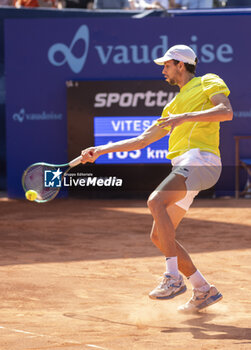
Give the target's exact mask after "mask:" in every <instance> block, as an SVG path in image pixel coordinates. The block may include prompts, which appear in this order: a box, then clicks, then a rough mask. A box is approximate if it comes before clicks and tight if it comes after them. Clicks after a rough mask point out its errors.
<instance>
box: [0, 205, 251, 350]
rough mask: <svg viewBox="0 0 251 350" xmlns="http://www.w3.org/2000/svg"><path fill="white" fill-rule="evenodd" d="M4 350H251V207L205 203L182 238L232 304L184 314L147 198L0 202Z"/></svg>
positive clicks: (0, 340) (0, 336) (0, 343)
mask: <svg viewBox="0 0 251 350" xmlns="http://www.w3.org/2000/svg"><path fill="white" fill-rule="evenodd" d="M0 213H1V217H0V223H1V235H0V239H1V245H0V249H1V252H0V262H1V264H0V265H1V266H0V276H1V287H0V291H1V295H0V298H1V308H0V350H24V349H27V350H28V349H35V350H40V349H53V350H59V349H65V350H80V349H81V350H82V349H84V350H85V349H89V350H91V349H93V350H95V349H101V350H102V349H106V350H150V349H151V350H162V349H168V350H169V349H170V350H183V349H184V350H192V349H201V350H212V349H228V350H231V349H251V316H250V315H251V297H250V294H251V293H250V290H251V269H250V265H251V258H250V253H251V244H250V242H251V200H247V199H243V200H238V201H237V200H233V199H217V200H204V199H198V200H197V201H195V203H194V205H193V207H192V208H191V209H190V211H189V213H188V214H187V215H186V217H185V219H184V221H183V222H182V224H181V225H180V227H179V229H178V233H177V237H178V239H179V240H180V241H181V243H183V244H184V245H185V247H186V248H187V249H188V250H189V251H190V253H191V255H192V258H193V259H194V261H195V263H196V264H197V265H198V267H199V268H200V270H201V271H202V272H203V273H204V274H205V275H206V277H207V278H208V280H209V282H211V283H214V284H215V285H216V286H217V287H218V289H220V291H221V292H222V294H223V296H224V298H223V300H222V301H220V302H219V303H218V304H215V305H213V306H211V307H210V308H208V310H207V311H204V312H201V313H200V314H198V315H179V314H177V312H176V307H177V306H179V305H180V304H182V303H184V302H186V301H187V300H188V299H189V298H190V296H191V287H190V284H189V283H187V286H188V291H187V292H186V293H184V294H182V295H180V296H178V297H177V298H175V299H173V300H171V301H154V300H151V299H149V298H148V292H149V291H151V290H152V289H153V288H154V287H156V284H157V282H158V278H159V277H160V276H161V274H162V273H163V272H164V271H165V261H164V259H163V257H162V256H161V255H160V253H159V252H158V251H157V249H156V248H155V247H154V246H153V245H152V243H151V241H150V239H149V232H150V228H151V223H152V219H151V215H150V213H149V211H148V209H147V207H146V203H145V201H132V200H123V201H122V200H113V201H108V200H105V201H97V200H86V199H85V200H81V199H56V200H54V201H52V202H50V203H47V204H37V203H30V202H28V201H24V200H7V199H5V198H2V199H1V200H0Z"/></svg>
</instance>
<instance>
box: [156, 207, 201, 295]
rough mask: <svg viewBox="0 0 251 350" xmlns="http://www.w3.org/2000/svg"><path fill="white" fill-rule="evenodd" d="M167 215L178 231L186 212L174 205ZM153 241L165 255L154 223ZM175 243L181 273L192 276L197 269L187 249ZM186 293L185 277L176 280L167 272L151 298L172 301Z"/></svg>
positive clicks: (168, 209)
mask: <svg viewBox="0 0 251 350" xmlns="http://www.w3.org/2000/svg"><path fill="white" fill-rule="evenodd" d="M167 213H168V215H169V217H170V219H171V221H172V224H173V226H174V229H176V228H177V227H178V225H179V223H180V221H181V220H182V218H183V217H184V215H185V213H186V211H185V210H184V209H183V208H181V207H179V206H177V205H175V204H174V205H172V206H170V207H169V208H167ZM151 240H152V242H153V243H154V244H155V245H156V247H157V248H158V249H159V250H160V251H161V252H163V253H164V249H162V246H161V242H160V240H159V237H158V232H157V226H156V224H155V222H153V226H152V231H151ZM175 243H176V251H177V257H178V268H179V271H181V272H182V273H183V274H184V275H185V276H190V275H191V274H193V273H194V272H195V271H196V267H195V266H194V264H193V262H192V260H191V258H190V256H189V254H188V253H187V251H186V250H185V248H184V247H183V246H182V245H181V244H180V243H179V242H177V240H176V241H175ZM185 291H186V286H185V284H184V281H183V277H182V276H181V275H179V276H178V278H177V277H176V278H175V276H172V274H171V273H170V272H169V271H166V272H165V273H164V275H163V278H162V280H161V282H160V284H159V285H158V286H157V287H156V288H155V289H154V290H153V291H152V292H150V294H149V297H150V298H152V299H171V298H173V297H175V296H177V295H180V294H182V293H184V292H185Z"/></svg>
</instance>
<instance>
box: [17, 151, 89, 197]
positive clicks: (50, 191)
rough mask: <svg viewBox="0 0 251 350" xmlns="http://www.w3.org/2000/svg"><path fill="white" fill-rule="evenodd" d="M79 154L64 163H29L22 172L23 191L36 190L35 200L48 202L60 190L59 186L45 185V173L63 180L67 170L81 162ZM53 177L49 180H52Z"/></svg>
mask: <svg viewBox="0 0 251 350" xmlns="http://www.w3.org/2000/svg"><path fill="white" fill-rule="evenodd" d="M81 158H82V157H81V156H79V157H77V158H75V159H73V160H72V161H71V162H69V163H66V164H59V165H57V164H48V163H34V164H32V165H30V166H29V167H28V168H27V169H26V170H25V171H24V173H23V176H22V185H23V189H24V191H25V193H26V192H27V191H29V190H33V191H36V192H37V198H36V199H35V202H38V203H44V202H49V201H51V200H52V199H54V198H55V197H56V195H57V194H58V192H59V191H60V187H46V186H45V181H44V180H45V174H46V172H47V171H48V172H50V173H51V174H53V177H55V179H56V178H59V176H60V177H61V181H62V180H63V178H64V176H65V174H67V173H68V171H69V170H70V169H71V168H73V167H75V166H77V165H79V164H80V163H81ZM53 177H52V179H51V181H53Z"/></svg>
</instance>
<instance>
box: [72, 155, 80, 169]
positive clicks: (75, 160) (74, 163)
mask: <svg viewBox="0 0 251 350" xmlns="http://www.w3.org/2000/svg"><path fill="white" fill-rule="evenodd" d="M81 159H82V156H79V157H77V158H75V159H73V160H71V161H70V163H69V166H70V167H71V168H73V167H74V166H77V165H79V164H80V163H81Z"/></svg>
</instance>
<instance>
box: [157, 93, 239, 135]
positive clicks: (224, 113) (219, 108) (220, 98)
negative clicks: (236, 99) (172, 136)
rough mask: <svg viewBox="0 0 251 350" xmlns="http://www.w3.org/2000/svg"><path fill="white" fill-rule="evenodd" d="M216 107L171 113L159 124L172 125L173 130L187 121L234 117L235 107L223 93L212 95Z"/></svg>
mask: <svg viewBox="0 0 251 350" xmlns="http://www.w3.org/2000/svg"><path fill="white" fill-rule="evenodd" d="M211 102H212V103H213V105H214V107H212V108H210V109H207V110H205V111H198V112H188V113H182V114H171V113H169V115H168V117H166V118H161V119H159V120H158V121H159V122H160V124H159V126H160V127H161V128H165V127H167V126H171V131H172V130H173V129H174V128H175V127H176V126H178V125H181V124H183V123H185V122H224V121H227V120H232V119H233V109H232V106H231V103H230V101H229V99H228V97H227V96H226V95H224V94H222V93H220V94H216V95H214V96H212V97H211Z"/></svg>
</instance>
